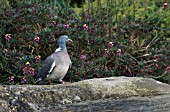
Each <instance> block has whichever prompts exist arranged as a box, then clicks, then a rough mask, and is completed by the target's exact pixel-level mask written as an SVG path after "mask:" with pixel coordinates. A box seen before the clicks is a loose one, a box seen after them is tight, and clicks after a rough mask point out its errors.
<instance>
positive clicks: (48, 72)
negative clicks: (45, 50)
mask: <svg viewBox="0 0 170 112" xmlns="http://www.w3.org/2000/svg"><path fill="white" fill-rule="evenodd" d="M70 40H71V39H69V38H68V36H66V35H62V36H60V37H59V39H58V41H57V45H58V46H59V47H58V48H57V49H56V51H55V52H54V53H53V54H51V55H50V56H48V57H47V58H46V59H45V61H44V63H43V65H42V68H41V69H40V70H39V72H38V77H39V78H38V79H37V81H36V82H35V83H36V84H47V83H48V82H49V81H57V82H62V79H63V78H64V76H65V75H66V73H67V71H68V69H69V66H70V64H71V60H70V57H69V55H68V52H67V48H66V43H67V42H68V41H70Z"/></svg>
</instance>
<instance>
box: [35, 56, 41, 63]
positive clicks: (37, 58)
mask: <svg viewBox="0 0 170 112" xmlns="http://www.w3.org/2000/svg"><path fill="white" fill-rule="evenodd" d="M40 60H41V56H40V55H38V56H35V62H36V63H37V62H39V61H40Z"/></svg>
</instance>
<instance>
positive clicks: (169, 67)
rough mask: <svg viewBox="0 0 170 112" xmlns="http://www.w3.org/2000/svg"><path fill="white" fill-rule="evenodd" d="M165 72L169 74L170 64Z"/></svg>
mask: <svg viewBox="0 0 170 112" xmlns="http://www.w3.org/2000/svg"><path fill="white" fill-rule="evenodd" d="M166 72H167V73H169V74H170V66H168V67H167V68H166Z"/></svg>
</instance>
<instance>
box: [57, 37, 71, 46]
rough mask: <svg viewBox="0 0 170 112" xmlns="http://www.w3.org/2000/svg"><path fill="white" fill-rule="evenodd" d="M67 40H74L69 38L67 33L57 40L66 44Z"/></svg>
mask: <svg viewBox="0 0 170 112" xmlns="http://www.w3.org/2000/svg"><path fill="white" fill-rule="evenodd" d="M67 42H72V40H71V39H69V38H68V36H67V35H62V36H60V37H59V39H58V41H57V43H58V44H66V43H67Z"/></svg>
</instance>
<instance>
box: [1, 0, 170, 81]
mask: <svg viewBox="0 0 170 112" xmlns="http://www.w3.org/2000/svg"><path fill="white" fill-rule="evenodd" d="M127 1H128V0H127ZM127 1H126V0H125V1H123V2H118V1H117V2H116V4H115V2H113V1H112V0H109V1H106V3H105V4H101V3H100V0H96V4H98V5H96V6H95V4H91V3H90V4H89V7H83V8H82V11H81V13H80V14H77V13H76V11H74V9H72V8H71V7H69V6H63V7H62V8H60V7H58V6H57V8H56V9H55V10H52V9H51V8H50V7H49V5H48V4H41V3H38V4H37V3H35V2H31V1H28V2H18V4H17V6H16V7H13V10H6V11H5V12H4V14H1V15H0V16H1V18H2V19H1V21H2V22H1V23H0V26H1V28H0V32H1V34H0V60H1V62H0V74H1V75H0V82H1V83H2V84H16V83H19V84H25V83H31V84H34V79H35V78H36V75H37V72H38V70H39V68H40V67H41V65H42V62H43V60H44V59H45V58H46V57H47V56H48V55H50V54H52V53H53V52H54V51H55V48H56V41H57V39H58V36H59V35H61V34H67V35H68V36H69V37H70V38H71V39H72V40H73V43H72V44H69V45H68V46H67V48H68V52H69V54H70V57H71V60H72V62H73V65H72V67H71V68H70V70H69V72H68V73H67V75H66V77H65V79H64V80H66V81H71V82H72V81H73V82H74V81H79V80H83V79H87V78H94V77H110V76H142V77H153V78H155V79H158V80H161V81H164V82H168V81H169V82H168V83H170V78H169V79H168V76H169V75H168V74H169V65H170V61H169V60H170V51H169V50H168V49H169V48H170V43H169V40H170V39H169V33H170V32H169V30H168V28H169V25H170V23H169V22H170V21H169V19H168V17H169V16H170V13H169V6H168V3H165V2H164V3H162V2H160V3H157V2H151V1H149V0H144V1H136V2H135V3H131V2H127ZM127 3H129V4H128V5H127ZM142 3H143V6H142V5H141V4H142ZM157 4H158V5H157ZM65 5H68V4H65ZM146 5H148V6H146Z"/></svg>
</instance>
